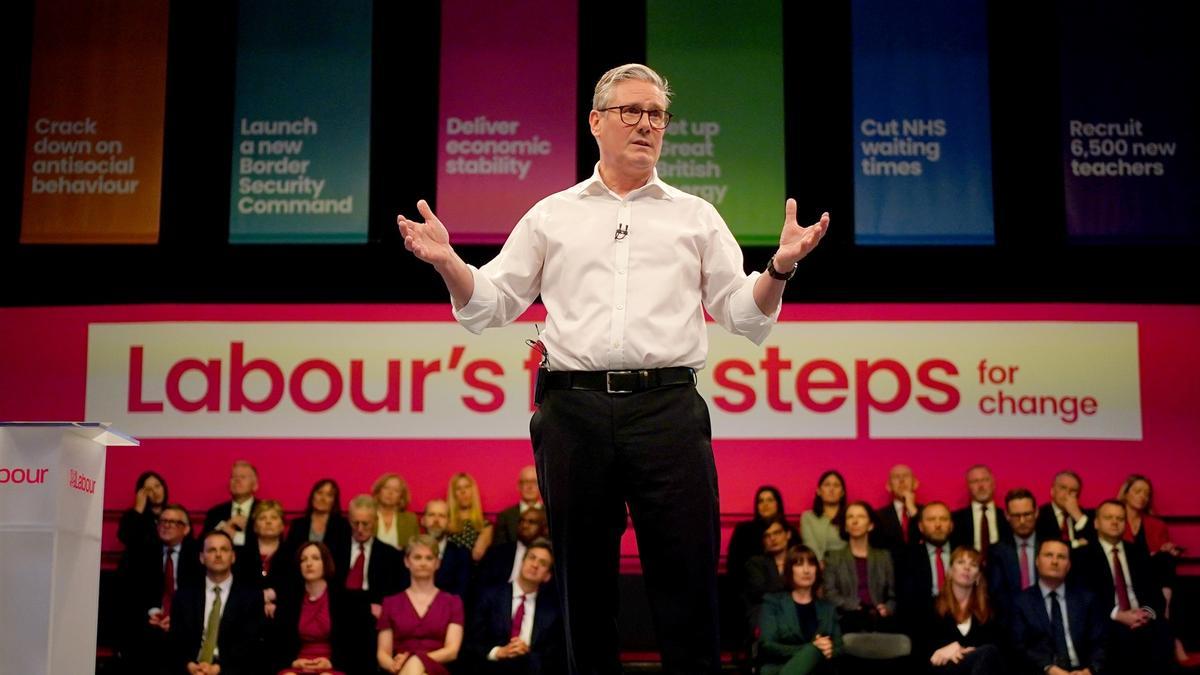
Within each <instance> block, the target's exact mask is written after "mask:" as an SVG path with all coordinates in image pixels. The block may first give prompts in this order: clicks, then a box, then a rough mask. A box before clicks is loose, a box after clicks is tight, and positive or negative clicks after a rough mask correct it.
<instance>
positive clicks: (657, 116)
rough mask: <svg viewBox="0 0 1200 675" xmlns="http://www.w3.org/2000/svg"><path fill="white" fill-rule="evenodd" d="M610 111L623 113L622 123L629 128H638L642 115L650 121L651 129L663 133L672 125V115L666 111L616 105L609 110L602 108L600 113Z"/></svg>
mask: <svg viewBox="0 0 1200 675" xmlns="http://www.w3.org/2000/svg"><path fill="white" fill-rule="evenodd" d="M609 110H620V111H621V123H622V124H624V125H625V126H627V127H632V126H636V125H637V124H638V123H639V122H641V121H642V115H645V116H646V119H648V120H650V127H651V128H652V129H657V130H659V131H662V130H663V129H666V128H667V125H669V124H670V123H671V117H672V115H671V113H669V112H667V111H666V110H643V109H642V108H641V107H640V106H636V105H614V106H611V107H608V108H601V109H600V110H599V112H608V111H609Z"/></svg>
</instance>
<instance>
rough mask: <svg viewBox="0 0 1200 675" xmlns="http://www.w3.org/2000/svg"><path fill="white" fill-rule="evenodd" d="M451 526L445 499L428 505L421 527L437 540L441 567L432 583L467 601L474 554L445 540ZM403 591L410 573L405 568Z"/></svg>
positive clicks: (402, 569)
mask: <svg viewBox="0 0 1200 675" xmlns="http://www.w3.org/2000/svg"><path fill="white" fill-rule="evenodd" d="M449 524H450V506H449V505H448V504H446V502H445V500H442V499H431V500H429V501H428V502H426V503H425V513H423V514H422V515H421V527H423V528H425V533H426V534H428V535H429V536H431V537H433V538H434V539H436V540H437V543H438V550H437V554H438V559H439V560H441V563H439V564H438V569H437V572H436V573H435V574H434V576H433V583H434V585H436V586H437V587H438V588H440V589H442V590H443V591H446V592H447V593H453V594H455V595H457V596H459V597H464V596H465V595H466V593H467V590H468V586H469V585H470V583H471V567H472V564H473V563H472V561H471V552H470V551H469V550H467V549H465V548H463V547H462V546H459V545H458V544H456V543H454V542H452V541H450V540H449V539H448V538H447V537H446V526H447V525H449ZM400 573H401V575H402V577H403V585H402V586H401V587H402V588H404V587H407V586H408V569H407V568H404V567H402V568H401V570H400Z"/></svg>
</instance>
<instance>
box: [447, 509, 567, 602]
mask: <svg viewBox="0 0 1200 675" xmlns="http://www.w3.org/2000/svg"><path fill="white" fill-rule="evenodd" d="M547 535H548V531H547V527H546V512H545V511H543V510H542V509H527V510H526V511H525V513H522V514H521V518H520V520H518V521H517V538H516V539H514V540H512V541H509V542H506V543H503V544H492V547H491V548H489V549H488V552H487V555H485V556H483V560H481V561H480V562H479V568H478V569H477V570H476V573H475V579H474V582H475V584H474V585H475V587H476V588H479V589H484V588H489V587H491V586H496V585H499V584H511V583H515V582H516V580H517V576H518V575H519V574H520V573H521V568H522V567H523V565H524V561H525V551H526V550H528V548H529V545H530V544H532V543H533V542H535V541H537V540H538V539H544V538H545V537H546V536H547ZM443 590H445V589H443ZM451 592H452V593H453V591H451Z"/></svg>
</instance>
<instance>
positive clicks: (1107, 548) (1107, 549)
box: [1096, 537, 1124, 558]
mask: <svg viewBox="0 0 1200 675" xmlns="http://www.w3.org/2000/svg"><path fill="white" fill-rule="evenodd" d="M1096 539H1099V540H1100V546H1102V547H1103V548H1104V555H1105V557H1108V558H1111V557H1112V552H1113V549H1114V548H1116V549H1117V550H1120V551H1122V553H1124V551H1123V550H1122V549H1120V548H1119V547H1120V546H1121V541H1120V540H1117V543H1115V544H1110V543H1108V542H1107V541H1104V539H1103V538H1102V537H1096Z"/></svg>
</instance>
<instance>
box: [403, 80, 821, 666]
mask: <svg viewBox="0 0 1200 675" xmlns="http://www.w3.org/2000/svg"><path fill="white" fill-rule="evenodd" d="M670 93H671V92H670V88H669V87H668V85H667V83H666V81H665V80H663V79H662V77H661V76H659V75H658V73H655V72H654V71H653V70H651V69H650V68H647V67H646V66H643V65H640V64H629V65H625V66H621V67H618V68H614V69H612V70H610V71H609V72H607V73H605V75H604V76H603V77H601V78H600V81H599V82H598V83H597V85H596V90H595V93H594V96H593V99H592V106H593V109H592V111H591V112H590V113H589V114H588V123H589V126H590V129H591V132H592V135H593V136H594V137H595V138H596V143H597V146H598V147H599V151H600V161H599V163H598V164H597V165H596V170H595V172H594V173H593V174H592V176H591V177H590V178H588V179H587V180H585V181H583V182H582V183H579V184H578V185H576V186H574V187H572V188H569V189H567V190H564V191H562V192H559V193H556V194H553V195H551V196H549V197H547V198H545V199H543V200H542V201H540V202H538V203H537V204H536V205H534V207H533V208H532V209H530V211H529V212H528V213H527V214H526V215H525V217H524V218H522V219H521V221H520V222H518V223H517V225H516V227H514V228H513V231H512V233H511V234H510V235H509V237H508V240H507V241H506V242H505V244H504V247H503V248H502V249H501V251H500V253H499V255H497V256H496V258H495V259H493V260H492V261H491V262H490V263H488V264H487V265H485V266H484V267H482V268H480V269H476V268H474V267H472V266H469V265H467V263H465V262H464V261H463V260H462V259H461V258H459V257H458V255H457V254H456V253H455V251H454V249H453V248H452V247H451V246H450V240H449V234H448V232H447V230H446V228H445V227H444V226H443V225H442V224H441V222H440V221H438V219H437V218H436V216H434V214H433V211H432V210H430V208H429V205H428V204H426V203H425V202H424V201H420V202H418V203H417V207H418V209H419V211H420V213H421V217H422V218H423V219H424V222H417V221H414V220H409V219H407V218H405V217H403V216H400V217H398V218H397V221H398V223H399V226H400V232H401V234H402V236H403V237H404V245H405V248H407V249H408V250H410V251H412V252H413V253H414V254H415V255H416V256H417V258H419V259H421V260H423V261H425V262H428V263H430V264H432V265H433V266H434V269H436V270H437V271H438V273H439V274H441V276H442V279H443V280H444V281H445V283H446V286H447V288H448V290H449V291H450V297H451V301H452V303H453V307H454V315H455V318H457V319H458V321H459V322H460V323H461V324H463V325H464V326H465V327H466V328H468V329H469V330H471V331H472V332H480V331H482V330H483V329H484V328H487V327H490V326H501V325H504V324H507V323H509V322H511V321H513V320H515V319H516V318H517V317H518V316H519V315H520V314H521V313H522V312H523V311H525V309H526V308H527V307H528V306H529V305H530V303H532V302H533V300H534V299H535V298H536V297H538V295H539V294H540V295H541V298H542V301H543V303H544V304H545V306H546V314H547V319H546V330H545V331H544V332H543V333H542V335H541V343H542V346H543V347H544V352H543V354H544V355H545V360H544V362H543V365H544V368H543V370H542V371H541V373H540V376H539V384H540V385H541V386H539V388H538V390H539V394H538V400H539V402H540V408H539V409H538V411H537V412H536V413H534V419H533V420H532V422H531V424H530V430H531V436H532V440H533V445H534V456H535V459H536V462H537V472H538V478H539V481H540V484H541V492H542V496H543V498H544V499H545V500H546V507H547V510H548V514H547V515H548V516H549V521H550V534H551V537H552V539H553V540H554V546H555V549H556V550H557V551H558V552H559V556H560V560H559V570H558V574H556V575H555V578H556V579H557V582H558V588H559V590H560V592H561V594H562V598H563V604H564V609H565V611H566V614H567V617H568V620H567V625H569V626H570V627H571V628H570V631H569V634H568V636H567V648H568V655H569V662H570V665H569V667H570V671H571V672H572V673H619V672H620V663H619V662H618V659H617V644H618V635H617V629H616V618H617V604H616V598H617V578H618V576H617V575H618V562H619V560H620V540H621V535H622V533H623V532H624V529H625V522H626V520H625V519H626V507H627V506H628V511H629V513H630V514H631V515H632V517H633V522H634V526H635V527H636V528H637V529H638V541H639V542H640V544H641V546H640V553H641V558H642V570H643V573H644V576H645V580H646V587H647V592H648V594H649V597H650V604H651V609H652V611H653V615H654V619H655V629H656V634H657V636H658V638H659V646H660V649H661V652H662V658H663V667H664V671H665V672H667V673H688V675H697V674H701V673H708V672H715V671H716V670H717V669H718V668H719V666H720V663H719V643H720V635H719V630H718V616H717V590H716V572H717V559H718V551H717V548H718V546H719V543H720V542H719V539H718V535H719V532H720V522H719V508H718V504H717V477H716V470H715V467H714V463H713V457H712V444H711V435H712V434H711V425H710V422H709V416H708V408H707V405H706V404H705V402H704V400H703V398H701V397H700V396H699V395H698V394H697V393H696V391H695V382H696V379H695V378H696V375H695V369H697V368H702V367H703V366H704V364H705V359H706V356H707V349H708V340H707V328H706V326H705V319H704V310H707V311H708V313H709V314H710V315H711V316H712V317H713V319H714V320H715V321H716V322H717V323H718V324H720V325H721V326H722V327H724V328H726V329H727V330H730V331H732V332H733V333H735V334H738V335H744V336H746V337H748V338H750V339H751V340H752V341H754V342H755V343H758V344H761V343H762V341H763V340H765V339H766V337H767V334H768V333H769V332H770V329H771V326H772V325H773V324H774V322H775V319H776V317H777V316H778V313H779V308H780V304H781V300H782V297H783V289H784V284H785V282H786V280H788V279H790V278H791V277H792V275H793V274H794V273H795V270H796V267H797V264H798V263H799V261H800V259H801V258H803V257H805V256H806V255H807V254H808V253H809V252H810V251H811V250H812V249H813V247H815V246H816V245H817V243H818V242H819V241H820V239H821V237H822V235H824V233H825V230H826V228H827V227H828V224H829V216H828V214H824V215H822V217H821V219H820V221H818V222H817V223H815V224H814V225H812V226H810V227H807V228H805V227H801V226H800V225H799V223H798V222H797V220H796V210H797V207H796V202H795V200H791V199H789V200H788V201H787V204H786V207H785V219H784V226H783V231H782V234H781V235H780V246H779V249H778V250H777V251H776V253H775V255H774V257H772V259H771V260H770V261H769V264H768V265H767V273H764V274H758V273H754V274H751V275H750V276H747V275H746V274H745V272H744V270H743V268H742V252H741V249H740V248H739V247H738V244H737V242H736V241H735V240H734V238H733V235H732V234H731V233H730V231H729V228H728V227H727V226H726V225H725V223H724V221H723V220H722V219H721V217H720V215H719V214H718V213H717V211H716V209H715V208H713V206H712V205H711V204H709V203H708V202H705V201H703V200H701V199H699V198H697V197H694V196H692V195H689V194H687V193H685V192H682V191H681V190H678V189H676V188H674V187H671V186H669V185H667V184H666V183H664V182H662V181H661V180H660V179H659V178H658V174H657V172H656V171H655V168H654V166H655V163H656V162H657V161H658V157H659V153H660V151H661V149H662V143H663V135H664V132H665V131H666V128H667V125H668V124H669V123H670V119H671V114H670V113H669V112H667V106H668V104H669V102H670V99H669V97H670Z"/></svg>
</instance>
